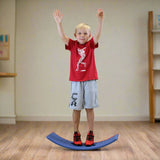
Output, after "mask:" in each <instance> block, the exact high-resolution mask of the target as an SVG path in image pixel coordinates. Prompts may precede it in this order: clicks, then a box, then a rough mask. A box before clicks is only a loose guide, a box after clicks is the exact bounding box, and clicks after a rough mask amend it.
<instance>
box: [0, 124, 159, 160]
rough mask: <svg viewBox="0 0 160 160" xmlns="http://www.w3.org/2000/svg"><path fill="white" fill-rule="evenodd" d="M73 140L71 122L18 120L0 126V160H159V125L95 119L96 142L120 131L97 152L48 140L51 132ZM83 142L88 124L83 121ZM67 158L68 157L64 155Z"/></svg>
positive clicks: (81, 129) (81, 125)
mask: <svg viewBox="0 0 160 160" xmlns="http://www.w3.org/2000/svg"><path fill="white" fill-rule="evenodd" d="M53 131H54V132H56V133H57V134H59V135H61V136H62V137H65V138H66V139H69V140H72V136H73V128H72V122H17V124H16V125H0V160H64V159H65V160H82V159H85V160H143V159H144V160H159V159H160V158H159V157H160V151H159V150H160V138H159V137H160V124H159V123H155V124H151V123H149V122H95V131H94V134H95V141H100V140H103V139H106V138H107V137H111V136H112V135H114V134H117V133H119V140H118V141H116V142H115V143H113V144H111V145H109V146H106V147H104V148H101V149H100V150H96V151H72V150H68V149H65V148H62V147H60V146H58V145H56V144H54V143H51V142H50V141H48V140H47V139H46V136H47V135H48V134H50V133H51V132H53ZM80 131H81V135H82V140H83V142H84V141H85V139H86V134H87V131H88V130H87V123H86V122H81V124H80ZM64 157H65V158H64Z"/></svg>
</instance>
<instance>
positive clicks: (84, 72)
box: [65, 38, 98, 81]
mask: <svg viewBox="0 0 160 160" xmlns="http://www.w3.org/2000/svg"><path fill="white" fill-rule="evenodd" d="M95 48H98V43H97V44H96V45H95V44H94V41H93V38H92V39H91V40H89V41H88V42H86V43H85V44H79V43H78V42H77V41H76V40H72V39H69V43H68V45H65V49H67V50H70V52H71V56H70V77H69V80H70V81H88V80H97V79H98V75H97V69H96V64H95V57H94V49H95Z"/></svg>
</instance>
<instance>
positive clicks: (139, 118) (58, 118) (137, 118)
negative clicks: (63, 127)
mask: <svg viewBox="0 0 160 160" xmlns="http://www.w3.org/2000/svg"><path fill="white" fill-rule="evenodd" d="M16 120H17V121H72V116H17V117H16ZM81 121H86V117H85V116H81ZM95 121H149V116H96V117H95Z"/></svg>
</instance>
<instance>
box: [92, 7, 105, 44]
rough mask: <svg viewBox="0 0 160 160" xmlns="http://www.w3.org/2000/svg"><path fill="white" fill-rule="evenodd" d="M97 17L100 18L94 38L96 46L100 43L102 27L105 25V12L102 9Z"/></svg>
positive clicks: (98, 11)
mask: <svg viewBox="0 0 160 160" xmlns="http://www.w3.org/2000/svg"><path fill="white" fill-rule="evenodd" d="M97 17H98V25H97V30H96V33H95V35H94V36H93V40H94V44H95V45H96V44H97V43H98V40H99V38H100V35H101V31H102V25H103V18H104V12H103V10H102V9H98V10H97Z"/></svg>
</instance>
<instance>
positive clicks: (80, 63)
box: [76, 47, 86, 72]
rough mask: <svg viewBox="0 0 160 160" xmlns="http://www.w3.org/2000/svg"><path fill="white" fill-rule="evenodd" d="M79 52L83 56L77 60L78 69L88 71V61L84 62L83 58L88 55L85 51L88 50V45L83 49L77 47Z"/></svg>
mask: <svg viewBox="0 0 160 160" xmlns="http://www.w3.org/2000/svg"><path fill="white" fill-rule="evenodd" d="M77 51H78V54H79V55H80V56H81V57H80V59H79V61H78V62H77V69H76V71H81V72H85V71H86V62H83V60H84V59H85V57H86V54H85V51H86V47H84V48H82V49H79V48H78V49H77Z"/></svg>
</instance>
